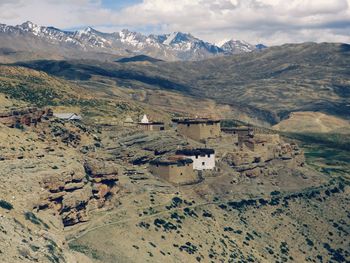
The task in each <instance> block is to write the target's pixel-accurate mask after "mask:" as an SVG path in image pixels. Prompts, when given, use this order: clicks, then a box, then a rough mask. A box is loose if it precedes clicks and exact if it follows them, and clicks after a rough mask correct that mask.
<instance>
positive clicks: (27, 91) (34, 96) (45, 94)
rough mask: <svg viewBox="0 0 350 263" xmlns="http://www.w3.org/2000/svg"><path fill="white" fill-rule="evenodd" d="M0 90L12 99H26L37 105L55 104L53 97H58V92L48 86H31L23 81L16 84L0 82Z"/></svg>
mask: <svg viewBox="0 0 350 263" xmlns="http://www.w3.org/2000/svg"><path fill="white" fill-rule="evenodd" d="M0 92H2V93H5V94H6V95H8V96H9V97H10V98H12V99H17V100H23V101H27V102H30V103H31V104H33V105H36V106H39V107H42V106H46V105H57V102H56V101H55V99H58V98H60V96H59V94H58V93H57V92H55V91H54V90H52V89H50V88H43V87H36V88H32V87H30V86H28V85H26V84H23V83H19V84H18V85H16V86H10V85H6V84H4V83H0Z"/></svg>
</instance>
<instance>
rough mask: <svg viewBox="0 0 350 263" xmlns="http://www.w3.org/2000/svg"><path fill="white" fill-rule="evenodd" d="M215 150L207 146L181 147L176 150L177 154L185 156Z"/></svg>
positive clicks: (210, 152) (204, 153)
mask: <svg viewBox="0 0 350 263" xmlns="http://www.w3.org/2000/svg"><path fill="white" fill-rule="evenodd" d="M214 153H215V151H214V150H213V149H208V148H197V149H182V150H177V151H176V154H177V155H185V156H198V155H207V154H214Z"/></svg>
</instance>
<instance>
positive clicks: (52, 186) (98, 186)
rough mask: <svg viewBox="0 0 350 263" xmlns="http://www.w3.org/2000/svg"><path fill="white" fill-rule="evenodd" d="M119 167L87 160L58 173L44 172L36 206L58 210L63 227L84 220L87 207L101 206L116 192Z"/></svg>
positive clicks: (40, 208) (87, 217)
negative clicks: (41, 190)
mask: <svg viewBox="0 0 350 263" xmlns="http://www.w3.org/2000/svg"><path fill="white" fill-rule="evenodd" d="M119 170H120V169H119V168H118V167H117V166H116V165H114V164H112V163H108V162H104V161H96V160H92V159H87V160H85V163H84V165H79V164H78V165H75V166H73V167H70V169H69V170H66V171H63V172H61V173H50V174H43V175H42V182H41V185H42V187H43V189H45V191H43V192H42V193H40V199H39V201H38V203H37V204H36V205H35V208H36V209H38V210H43V209H53V210H55V211H57V212H58V214H59V215H60V216H61V217H62V222H63V225H64V226H71V225H74V224H77V223H81V222H86V221H88V219H89V216H88V212H89V211H90V210H94V209H97V208H102V207H104V206H105V205H106V204H108V202H109V200H110V199H111V198H112V196H114V195H115V194H116V193H117V192H118V190H119V186H118V185H117V182H118V175H119V173H120V171H119Z"/></svg>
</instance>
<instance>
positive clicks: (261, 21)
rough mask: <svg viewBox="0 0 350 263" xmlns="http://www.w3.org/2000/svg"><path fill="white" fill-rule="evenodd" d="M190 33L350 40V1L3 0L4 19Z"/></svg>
mask: <svg viewBox="0 0 350 263" xmlns="http://www.w3.org/2000/svg"><path fill="white" fill-rule="evenodd" d="M27 20H30V21H32V22H34V23H36V24H40V25H52V26H55V27H58V28H61V29H71V30H72V29H80V28H82V27H86V26H92V27H94V28H96V29H98V30H101V31H105V32H112V31H118V30H120V29H122V28H128V29H130V30H137V31H141V32H143V33H168V32H172V31H183V32H190V33H192V34H193V35H195V36H197V37H200V38H202V39H205V40H207V41H210V42H213V43H221V42H223V41H224V40H228V39H232V38H233V39H241V40H246V41H248V42H251V43H253V44H255V43H264V44H267V45H277V44H283V43H287V42H288V43H290V42H305V41H316V42H323V41H328V42H346V43H350V0H30V1H28V0H0V23H4V24H10V25H16V24H21V23H22V22H25V21H27Z"/></svg>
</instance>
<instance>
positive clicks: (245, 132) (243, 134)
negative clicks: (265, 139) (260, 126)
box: [222, 126, 255, 146]
mask: <svg viewBox="0 0 350 263" xmlns="http://www.w3.org/2000/svg"><path fill="white" fill-rule="evenodd" d="M222 131H223V132H225V133H228V134H232V135H233V136H235V137H236V141H237V145H238V146H242V145H243V143H244V141H245V140H247V139H249V138H253V137H254V134H255V133H254V129H253V128H252V127H247V126H240V127H235V128H223V129H222Z"/></svg>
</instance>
